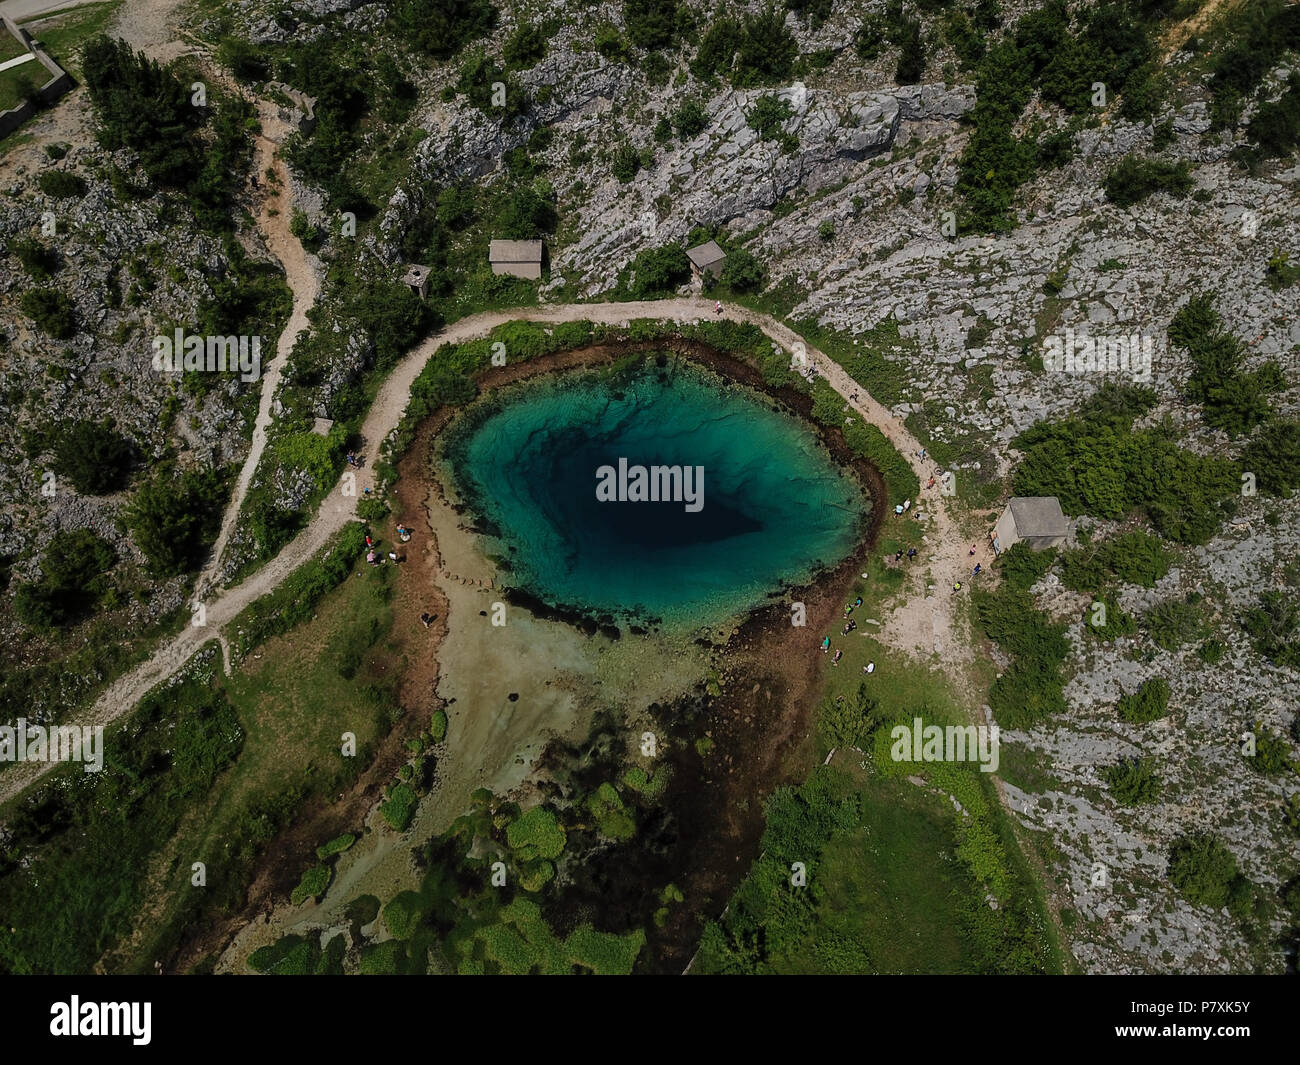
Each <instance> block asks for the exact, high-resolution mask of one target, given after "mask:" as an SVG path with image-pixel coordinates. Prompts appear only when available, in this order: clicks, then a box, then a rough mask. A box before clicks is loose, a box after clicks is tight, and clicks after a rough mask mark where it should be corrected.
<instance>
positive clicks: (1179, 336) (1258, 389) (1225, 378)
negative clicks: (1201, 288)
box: [1169, 292, 1286, 437]
mask: <svg viewBox="0 0 1300 1065" xmlns="http://www.w3.org/2000/svg"><path fill="white" fill-rule="evenodd" d="M1213 299H1214V297H1213V294H1212V293H1209V292H1205V293H1201V294H1200V295H1197V296H1193V297H1192V298H1191V299H1190V300H1188V301H1187V303H1186V304H1185V305H1184V306H1183V307H1182V308H1181V309H1180V310H1179V312H1178V313H1177V314H1176V315H1175V316H1174V318H1173V321H1172V322H1170V324H1169V339H1170V340H1171V341H1172V342H1173V343H1175V344H1178V345H1179V346H1181V347H1184V348H1186V349H1187V351H1188V353H1189V354H1190V355H1191V357H1192V365H1193V370H1192V375H1191V377H1189V378H1188V380H1187V391H1188V395H1189V396H1190V397H1191V398H1192V399H1193V400H1194V401H1195V402H1197V403H1200V404H1202V405H1203V406H1204V408H1205V413H1204V417H1205V423H1206V424H1207V425H1208V426H1210V427H1211V428H1212V429H1222V430H1223V431H1224V432H1226V433H1227V434H1228V435H1229V436H1233V437H1235V436H1238V435H1240V434H1243V433H1249V432H1251V430H1253V429H1254V428H1255V427H1256V426H1257V425H1259V424H1261V423H1262V422H1265V421H1267V420H1268V418H1269V417H1270V415H1271V414H1272V407H1271V405H1270V404H1269V401H1268V399H1267V396H1268V394H1269V393H1270V392H1278V391H1282V390H1283V389H1285V388H1286V381H1285V379H1284V378H1283V376H1282V372H1281V370H1280V369H1279V367H1278V366H1277V364H1276V363H1272V362H1270V363H1265V364H1264V366H1262V367H1261V368H1260V369H1259V370H1257V371H1255V372H1253V373H1247V372H1245V371H1243V370H1242V368H1241V364H1242V359H1243V357H1244V355H1245V346H1244V345H1243V344H1242V343H1241V341H1239V340H1238V339H1237V338H1236V337H1234V336H1233V335H1232V334H1231V333H1229V332H1227V331H1226V330H1225V329H1224V328H1223V321H1222V319H1221V318H1220V317H1219V314H1218V312H1217V311H1215V310H1214V306H1213Z"/></svg>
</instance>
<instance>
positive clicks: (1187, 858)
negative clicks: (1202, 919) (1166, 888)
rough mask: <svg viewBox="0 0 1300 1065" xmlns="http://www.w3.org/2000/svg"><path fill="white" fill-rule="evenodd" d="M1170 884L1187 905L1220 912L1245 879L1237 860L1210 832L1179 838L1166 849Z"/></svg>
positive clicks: (1195, 833)
mask: <svg viewBox="0 0 1300 1065" xmlns="http://www.w3.org/2000/svg"><path fill="white" fill-rule="evenodd" d="M1169 880H1170V882H1171V883H1172V884H1173V885H1174V887H1175V888H1176V889H1177V891H1178V893H1179V894H1180V895H1182V897H1183V898H1185V899H1186V900H1187V901H1188V902H1190V903H1192V904H1193V905H1196V906H1209V907H1211V908H1212V909H1216V910H1217V909H1220V908H1222V907H1224V906H1227V905H1228V904H1229V902H1230V900H1231V899H1232V897H1233V895H1234V893H1236V892H1237V891H1238V890H1239V885H1240V884H1241V883H1242V882H1244V881H1245V877H1243V876H1242V875H1241V873H1240V872H1239V871H1238V869H1237V859H1236V858H1235V857H1233V854H1232V852H1231V851H1230V850H1228V848H1227V847H1226V846H1224V844H1223V842H1222V841H1221V840H1220V839H1219V838H1218V837H1217V836H1215V835H1214V834H1213V833H1210V832H1194V833H1190V834H1187V835H1183V836H1180V837H1179V838H1178V839H1176V840H1175V841H1174V842H1173V845H1172V846H1170V848H1169Z"/></svg>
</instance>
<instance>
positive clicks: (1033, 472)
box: [1013, 385, 1238, 543]
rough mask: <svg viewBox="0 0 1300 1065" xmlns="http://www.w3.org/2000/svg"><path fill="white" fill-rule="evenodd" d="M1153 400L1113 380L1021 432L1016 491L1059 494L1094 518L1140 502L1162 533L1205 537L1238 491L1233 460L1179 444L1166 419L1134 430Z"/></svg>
mask: <svg viewBox="0 0 1300 1065" xmlns="http://www.w3.org/2000/svg"><path fill="white" fill-rule="evenodd" d="M1152 401H1153V396H1152V395H1151V394H1150V392H1149V390H1147V389H1140V388H1134V387H1131V386H1111V385H1108V386H1106V387H1104V388H1102V389H1101V390H1099V391H1098V393H1097V394H1096V395H1095V396H1094V397H1093V398H1092V399H1091V400H1090V401H1089V402H1088V403H1086V404H1085V405H1084V406H1083V407H1082V408H1081V409H1080V410H1079V413H1078V414H1076V415H1074V416H1073V417H1069V418H1066V419H1063V420H1062V421H1059V422H1055V423H1051V424H1047V423H1039V424H1038V425H1035V426H1033V427H1031V428H1030V429H1028V430H1026V431H1025V432H1023V433H1021V434H1020V436H1018V437H1017V438H1016V439H1015V441H1014V442H1013V443H1014V445H1015V447H1017V448H1019V449H1020V451H1021V452H1023V454H1024V459H1023V461H1022V462H1021V463H1020V465H1019V466H1018V467H1017V468H1016V472H1015V475H1014V477H1013V488H1014V492H1015V494H1016V495H1024V496H1038V495H1054V496H1058V497H1059V498H1060V501H1061V507H1062V508H1063V509H1064V510H1065V512H1066V513H1067V514H1090V515H1092V516H1093V517H1097V518H1111V519H1114V518H1120V517H1122V516H1123V515H1124V514H1125V512H1127V511H1129V510H1132V509H1141V510H1144V511H1145V512H1146V514H1147V516H1148V517H1149V518H1150V520H1151V523H1152V525H1154V526H1155V528H1156V531H1157V532H1159V533H1160V534H1161V535H1163V536H1165V537H1168V538H1169V539H1171V540H1177V541H1179V542H1180V543H1204V542H1205V541H1206V540H1208V539H1209V538H1210V537H1211V536H1212V535H1213V534H1214V531H1215V530H1216V529H1217V528H1218V526H1219V523H1220V521H1221V520H1222V517H1223V510H1222V507H1223V505H1224V503H1225V501H1226V500H1229V499H1231V498H1232V497H1233V496H1234V495H1235V493H1236V490H1237V483H1238V482H1237V476H1236V469H1235V466H1234V464H1233V463H1231V462H1228V461H1227V460H1224V459H1217V458H1209V457H1202V456H1200V455H1196V454H1193V453H1192V452H1190V451H1185V450H1182V449H1180V448H1179V447H1178V446H1177V445H1176V444H1175V443H1174V439H1173V432H1172V430H1171V429H1168V428H1166V427H1163V426H1158V427H1156V428H1153V429H1144V430H1142V431H1140V432H1134V431H1133V430H1132V428H1131V424H1132V421H1133V419H1134V417H1135V415H1136V413H1138V412H1139V411H1141V410H1143V409H1145V408H1146V407H1147V406H1149V404H1150V403H1151V402H1152Z"/></svg>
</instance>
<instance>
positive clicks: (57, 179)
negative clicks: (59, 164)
mask: <svg viewBox="0 0 1300 1065" xmlns="http://www.w3.org/2000/svg"><path fill="white" fill-rule="evenodd" d="M36 184H37V185H38V186H39V187H40V190H41V191H42V192H43V193H45V195H47V196H53V197H54V198H55V199H71V198H73V197H78V198H79V197H82V196H84V195H86V180H85V178H83V177H80V176H79V175H77V174H73V173H71V172H69V171H67V170H46V171H44V172H43V173H42V174H41V175H40V177H38V178H37V179H36Z"/></svg>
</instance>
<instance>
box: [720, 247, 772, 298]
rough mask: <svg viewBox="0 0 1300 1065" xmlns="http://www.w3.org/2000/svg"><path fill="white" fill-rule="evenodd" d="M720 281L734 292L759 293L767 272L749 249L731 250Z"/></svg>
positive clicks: (728, 250) (728, 252) (728, 251)
mask: <svg viewBox="0 0 1300 1065" xmlns="http://www.w3.org/2000/svg"><path fill="white" fill-rule="evenodd" d="M719 280H720V281H721V282H722V283H723V284H724V285H726V286H727V287H728V288H729V289H731V291H732V292H757V291H758V290H759V289H761V288H762V287H763V283H764V281H765V280H766V270H765V269H764V268H763V264H762V263H761V262H759V260H758V259H757V257H755V256H754V254H753V253H752V252H750V251H749V250H748V249H747V248H741V247H734V248H729V249H727V258H726V261H725V262H724V263H723V264H722V275H721V277H720V278H719Z"/></svg>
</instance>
